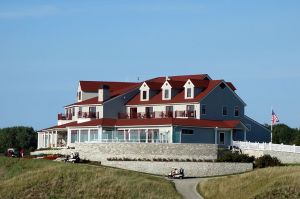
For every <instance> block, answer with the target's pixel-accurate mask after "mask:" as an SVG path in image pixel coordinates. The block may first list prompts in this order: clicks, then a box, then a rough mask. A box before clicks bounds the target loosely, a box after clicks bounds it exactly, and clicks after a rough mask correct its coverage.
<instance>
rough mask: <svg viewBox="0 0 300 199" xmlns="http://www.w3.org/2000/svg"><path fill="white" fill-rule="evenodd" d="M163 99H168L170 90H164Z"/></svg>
mask: <svg viewBox="0 0 300 199" xmlns="http://www.w3.org/2000/svg"><path fill="white" fill-rule="evenodd" d="M164 98H165V99H169V98H170V90H169V89H165V90H164Z"/></svg>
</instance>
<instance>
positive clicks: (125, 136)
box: [67, 127, 172, 145]
mask: <svg viewBox="0 0 300 199" xmlns="http://www.w3.org/2000/svg"><path fill="white" fill-rule="evenodd" d="M68 138H70V139H67V140H69V142H68V145H70V144H73V143H98V142H99V143H103V142H130V143H134V142H135V143H172V128H171V127H170V128H158V127H153V128H141V127H139V128H132V127H131V128H130V127H128V128H124V127H122V128H108V127H99V128H70V129H68Z"/></svg>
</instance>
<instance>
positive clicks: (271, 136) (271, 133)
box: [271, 107, 273, 143]
mask: <svg viewBox="0 0 300 199" xmlns="http://www.w3.org/2000/svg"><path fill="white" fill-rule="evenodd" d="M271 115H272V118H271V143H272V137H273V135H272V134H273V121H272V120H273V107H271Z"/></svg>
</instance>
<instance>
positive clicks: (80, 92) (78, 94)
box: [77, 91, 81, 100]
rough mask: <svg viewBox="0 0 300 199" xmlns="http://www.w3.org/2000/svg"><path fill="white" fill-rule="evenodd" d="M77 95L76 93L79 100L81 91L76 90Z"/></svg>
mask: <svg viewBox="0 0 300 199" xmlns="http://www.w3.org/2000/svg"><path fill="white" fill-rule="evenodd" d="M77 95H78V100H81V91H78V93H77Z"/></svg>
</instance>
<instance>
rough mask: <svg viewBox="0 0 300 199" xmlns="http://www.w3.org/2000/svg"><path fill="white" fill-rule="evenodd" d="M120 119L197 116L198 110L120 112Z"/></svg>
mask: <svg viewBox="0 0 300 199" xmlns="http://www.w3.org/2000/svg"><path fill="white" fill-rule="evenodd" d="M118 117H119V119H150V118H186V117H188V118H196V111H174V112H173V111H153V112H148V113H147V112H138V113H131V114H127V113H119V114H118Z"/></svg>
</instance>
